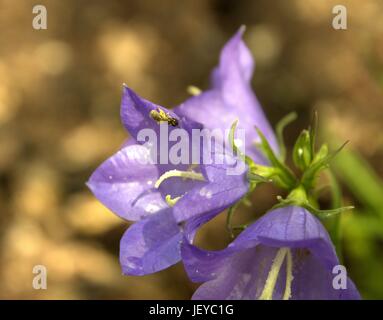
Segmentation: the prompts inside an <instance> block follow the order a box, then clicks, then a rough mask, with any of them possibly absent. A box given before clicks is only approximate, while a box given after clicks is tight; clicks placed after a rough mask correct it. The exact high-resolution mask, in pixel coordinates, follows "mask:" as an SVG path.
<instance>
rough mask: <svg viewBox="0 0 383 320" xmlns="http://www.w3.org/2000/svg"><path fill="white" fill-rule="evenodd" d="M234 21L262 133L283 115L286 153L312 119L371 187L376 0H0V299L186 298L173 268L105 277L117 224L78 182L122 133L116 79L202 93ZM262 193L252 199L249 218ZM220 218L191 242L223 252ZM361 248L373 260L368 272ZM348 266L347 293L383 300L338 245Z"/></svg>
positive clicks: (114, 264)
mask: <svg viewBox="0 0 383 320" xmlns="http://www.w3.org/2000/svg"><path fill="white" fill-rule="evenodd" d="M36 4H43V5H45V6H46V7H47V10H48V29H47V30H34V29H33V28H32V19H33V17H34V15H33V14H32V7H33V6H34V5H36ZM336 4H343V5H345V6H346V7H347V9H348V30H347V31H335V30H334V29H333V28H332V26H331V22H332V18H333V16H334V15H333V14H332V8H333V6H334V5H336ZM242 24H245V25H246V26H247V31H246V33H245V41H246V42H247V44H248V45H249V47H250V49H251V50H252V52H253V53H254V55H255V58H256V64H257V67H256V71H255V76H254V81H253V85H254V89H255V92H256V94H257V96H258V97H259V99H260V101H261V103H262V105H263V107H264V109H265V112H266V114H267V115H268V117H269V119H270V121H271V123H272V124H275V123H276V122H277V121H278V120H279V119H280V118H281V117H283V116H284V115H285V114H287V113H288V112H289V111H292V110H296V111H297V112H298V114H299V119H298V121H297V122H295V124H294V125H293V126H290V127H289V129H288V130H287V134H288V137H287V141H288V143H289V144H291V143H293V141H294V139H295V137H296V135H297V134H299V132H300V130H302V129H303V128H304V127H306V126H307V125H308V123H309V120H310V117H311V115H312V110H314V109H315V110H318V112H319V116H320V121H321V126H322V130H323V131H325V132H333V133H334V134H335V135H336V140H339V141H344V140H351V143H350V146H352V148H353V149H354V150H357V151H358V152H359V153H360V154H361V155H362V156H364V157H365V158H366V159H367V161H368V163H369V164H370V165H371V166H372V168H373V169H374V170H375V171H376V174H377V175H378V176H380V177H383V166H382V165H381V163H382V160H383V135H382V120H383V94H382V93H383V2H382V1H381V0H367V1H363V2H362V1H358V0H342V1H330V0H321V1H317V0H309V1H307V0H290V1H284V0H275V1H267V0H262V1H252V0H248V1H229V0H209V1H207V0H190V1H178V0H161V1H154V0H152V1H150V0H127V1H122V0H120V1H119V0H109V1H103V0H93V1H83V0H82V1H76V0H66V1H59V0H39V1H37V2H36V1H30V0H24V1H11V0H0V30H1V31H0V32H1V37H0V298H3V299H4V298H6V299H9V298H12V299H14V298H21V299H43V298H50V299H56V298H64V299H66V298H70V299H85V298H107V299H109V298H116V299H151V298H159V299H182V298H184V299H188V298H190V296H191V294H192V293H193V290H194V288H195V287H196V286H195V285H192V284H190V283H189V281H188V280H187V278H186V275H185V273H184V271H183V267H182V265H180V264H179V265H177V266H175V267H172V268H170V269H168V270H166V271H163V272H161V273H158V274H155V275H150V276H145V277H138V278H134V277H126V276H122V275H121V271H120V268H119V264H118V246H119V239H120V237H121V235H122V234H123V232H124V230H125V229H126V228H127V226H128V224H127V223H126V222H123V221H121V220H120V219H118V218H117V217H115V216H114V215H113V214H112V213H111V212H110V211H108V210H107V209H105V208H104V207H103V206H102V205H101V204H100V203H99V202H98V201H97V200H96V199H95V198H94V197H93V196H92V194H91V193H90V192H89V190H87V188H86V187H85V182H86V180H87V179H88V177H89V175H90V174H91V172H92V171H93V170H94V169H95V168H96V167H97V166H98V165H99V164H100V162H101V161H103V160H104V159H106V157H108V156H110V155H111V154H112V153H114V152H115V151H116V150H117V149H118V148H119V147H120V145H121V144H122V142H123V141H124V139H125V138H126V133H125V132H124V130H123V128H122V126H121V124H120V119H119V104H120V96H121V84H122V83H123V82H125V83H127V84H128V85H129V86H130V87H131V88H133V89H134V90H135V91H137V92H138V93H139V94H140V95H141V96H143V97H145V98H147V99H149V100H151V101H154V102H156V103H158V104H161V105H163V106H166V107H172V106H176V105H177V104H179V103H180V102H182V101H183V100H184V99H186V98H187V97H188V94H187V92H186V87H187V86H188V85H190V84H193V85H196V86H198V87H201V88H206V87H207V86H208V80H209V73H210V70H211V69H212V67H213V66H214V65H216V64H217V61H218V55H219V51H220V49H221V47H222V46H223V45H224V43H225V42H226V41H227V40H228V39H229V37H231V36H232V35H233V34H234V32H235V31H236V30H237V29H238V27H239V26H240V25H242ZM355 174H356V175H357V174H358V173H357V172H355ZM269 191H272V193H273V194H272V195H270V192H269ZM274 192H275V191H274V190H268V189H267V188H262V189H261V190H260V191H259V193H258V196H257V198H256V199H255V200H256V202H257V210H258V211H259V212H263V211H264V210H266V209H268V208H269V207H270V206H271V205H272V204H273V203H274V202H275V194H274ZM346 197H347V188H346ZM347 199H348V200H347V201H348V202H350V203H355V202H356V200H355V199H353V196H352V194H349V195H348V198H347ZM224 220H225V216H224V215H221V216H220V217H219V218H217V219H215V221H214V223H213V224H211V223H210V224H209V225H207V226H206V227H204V228H203V230H202V231H201V233H200V235H199V241H200V242H201V243H202V242H203V243H205V246H206V247H215V248H221V247H223V246H224V245H225V244H226V243H227V241H229V237H228V236H227V235H226V234H225V233H224V232H219V231H220V230H222V231H223V230H224ZM382 230H383V229H382ZM378 238H379V235H378ZM362 239H363V237H362ZM374 239H375V238H374ZM374 241H375V240H374ZM377 241H378V242H377V245H378V247H377V248H378V249H379V250H381V251H380V253H379V254H380V256H378V258H373V259H375V260H374V263H375V264H377V267H376V268H377V269H376V270H379V266H381V268H382V269H381V270H383V261H382V255H383V254H382V253H381V252H383V240H382V239H381V238H379V239H378V240H377ZM379 241H380V242H379ZM366 250H367V249H366ZM346 257H347V252H346ZM348 257H349V258H348V260H346V261H348V262H349V264H348V265H347V266H348V270H349V272H350V273H351V275H352V276H353V278H354V280H355V282H356V284H357V285H358V286H359V287H360V288H361V291H362V293H363V295H364V296H366V297H370V298H383V290H382V288H381V287H383V283H382V284H380V286H379V287H378V286H376V285H375V287H373V286H374V284H371V285H369V284H368V283H365V278H364V276H365V275H364V274H363V273H358V270H361V269H358V268H360V267H361V264H363V256H361V258H360V257H359V256H355V255H354V252H353V251H352V249H349V250H348ZM358 257H359V258H360V259H358ZM378 259H380V260H378ZM37 264H43V265H45V266H46V267H47V269H48V289H47V290H34V289H33V288H32V278H33V274H32V267H33V266H34V265H37ZM377 276H378V275H377ZM377 279H380V280H381V279H382V275H381V274H380V275H379V277H378V278H377ZM380 280H379V281H380ZM371 281H372V282H376V281H377V280H376V279H375V280H371Z"/></svg>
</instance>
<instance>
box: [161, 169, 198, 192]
mask: <svg viewBox="0 0 383 320" xmlns="http://www.w3.org/2000/svg"><path fill="white" fill-rule="evenodd" d="M172 177H179V178H184V179H191V180H199V181H204V180H205V178H204V177H203V175H202V173H198V172H194V171H181V170H176V169H174V170H169V171H166V172H165V173H164V174H163V175H162V176H161V177H159V178H158V180H157V181H156V183H155V184H154V187H155V188H156V189H158V188H159V187H160V185H161V183H162V182H164V181H165V180H166V179H169V178H172Z"/></svg>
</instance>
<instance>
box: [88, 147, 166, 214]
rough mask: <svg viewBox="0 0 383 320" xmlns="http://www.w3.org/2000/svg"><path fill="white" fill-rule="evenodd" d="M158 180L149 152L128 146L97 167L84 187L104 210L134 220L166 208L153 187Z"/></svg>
mask: <svg viewBox="0 0 383 320" xmlns="http://www.w3.org/2000/svg"><path fill="white" fill-rule="evenodd" d="M158 177H159V174H158V170H157V168H156V166H155V165H153V164H150V152H149V150H148V149H146V148H145V147H143V146H140V145H131V146H127V147H125V148H123V149H121V150H120V151H118V152H117V153H116V154H115V155H113V156H112V157H111V158H109V159H108V160H106V161H105V162H104V163H103V164H101V165H100V166H99V167H98V168H97V169H96V171H95V172H94V173H93V174H92V176H91V177H90V179H89V181H88V183H87V185H88V187H89V188H90V189H91V190H92V192H93V193H94V195H95V196H96V197H97V198H98V199H99V200H100V201H101V202H102V203H103V204H104V205H105V206H106V207H108V208H109V209H110V210H112V211H113V212H115V213H116V214H117V215H119V216H120V217H122V218H124V219H128V220H134V221H135V220H139V219H141V218H142V217H145V216H147V215H149V214H153V213H156V212H159V211H161V210H163V209H164V208H167V207H168V205H167V204H166V202H165V201H164V200H163V198H162V196H161V194H160V192H158V191H157V190H156V189H154V188H153V187H154V183H155V182H156V180H157V179H158Z"/></svg>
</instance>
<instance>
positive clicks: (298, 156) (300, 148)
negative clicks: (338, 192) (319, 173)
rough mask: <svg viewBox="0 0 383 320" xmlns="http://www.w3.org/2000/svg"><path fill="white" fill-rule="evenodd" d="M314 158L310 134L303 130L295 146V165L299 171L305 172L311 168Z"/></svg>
mask: <svg viewBox="0 0 383 320" xmlns="http://www.w3.org/2000/svg"><path fill="white" fill-rule="evenodd" d="M313 158H314V154H313V152H312V145H311V136H310V132H309V131H307V130H303V131H302V132H301V134H300V135H299V137H298V139H297V141H296V142H295V145H294V149H293V161H294V164H295V166H296V167H297V168H298V169H300V170H302V171H304V170H305V169H306V168H308V167H309V166H310V164H311V162H312V160H313Z"/></svg>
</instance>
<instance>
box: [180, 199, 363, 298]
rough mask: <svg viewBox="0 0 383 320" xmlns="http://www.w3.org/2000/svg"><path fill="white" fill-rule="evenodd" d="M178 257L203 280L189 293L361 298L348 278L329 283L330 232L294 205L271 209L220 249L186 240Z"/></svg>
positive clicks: (331, 262)
mask: <svg viewBox="0 0 383 320" xmlns="http://www.w3.org/2000/svg"><path fill="white" fill-rule="evenodd" d="M182 259H183V263H184V265H185V268H186V270H187V272H188V275H189V277H190V278H191V280H192V281H194V282H204V283H203V284H202V285H201V286H200V287H199V288H198V289H197V291H196V292H195V293H194V295H193V299H233V300H238V299H263V300H270V299H285V300H287V299H298V300H299V299H304V300H309V299H323V300H327V299H331V300H334V299H360V296H359V293H358V291H357V290H356V288H355V286H354V284H353V282H352V281H351V280H350V279H349V278H346V279H345V287H343V288H338V289H336V288H335V287H334V286H333V279H334V274H333V273H332V271H333V268H334V267H335V266H337V265H339V261H338V258H337V256H336V254H335V251H334V247H333V245H332V243H331V240H330V238H329V235H328V233H327V231H326V230H325V229H324V227H323V226H322V224H321V223H320V222H319V220H318V219H317V218H316V217H314V216H313V215H312V214H311V213H309V212H308V211H307V210H305V209H304V208H301V207H297V206H288V207H283V208H278V209H275V210H272V211H270V212H269V213H267V214H266V215H264V216H262V217H261V218H260V219H258V220H257V221H256V222H255V223H253V224H252V225H250V226H249V227H248V228H247V229H245V231H243V232H242V233H241V234H240V235H239V236H238V237H237V238H236V239H235V240H234V241H233V242H232V243H231V244H230V245H229V246H228V247H227V248H226V249H224V250H221V251H204V250H201V249H199V248H196V247H195V246H193V245H191V244H188V243H187V242H186V241H185V242H184V244H183V247H182Z"/></svg>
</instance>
